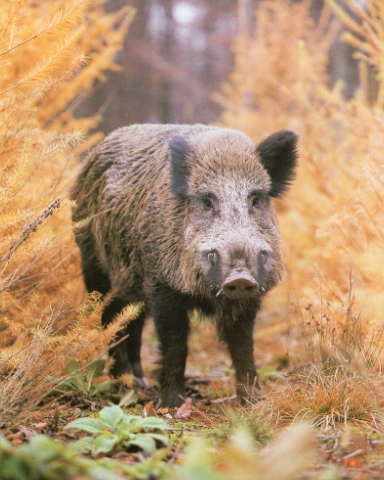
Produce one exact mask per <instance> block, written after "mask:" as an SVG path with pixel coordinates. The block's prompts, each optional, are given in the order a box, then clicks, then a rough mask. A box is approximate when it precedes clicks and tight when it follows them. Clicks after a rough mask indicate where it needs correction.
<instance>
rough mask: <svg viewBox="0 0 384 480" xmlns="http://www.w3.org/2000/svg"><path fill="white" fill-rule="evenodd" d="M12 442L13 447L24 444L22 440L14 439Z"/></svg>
mask: <svg viewBox="0 0 384 480" xmlns="http://www.w3.org/2000/svg"><path fill="white" fill-rule="evenodd" d="M11 442H12V445H15V446H17V445H21V444H22V443H23V441H22V440H20V438H13V439H12V440H11Z"/></svg>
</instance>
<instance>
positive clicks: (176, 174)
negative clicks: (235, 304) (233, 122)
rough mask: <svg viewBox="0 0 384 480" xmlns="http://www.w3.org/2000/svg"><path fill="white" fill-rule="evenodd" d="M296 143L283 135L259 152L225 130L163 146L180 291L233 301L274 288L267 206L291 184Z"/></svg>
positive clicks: (276, 237)
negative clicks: (175, 209)
mask: <svg viewBox="0 0 384 480" xmlns="http://www.w3.org/2000/svg"><path fill="white" fill-rule="evenodd" d="M296 143H297V136H296V135H295V134H294V133H292V132H290V131H286V130H284V131H280V132H277V133H275V134H273V135H271V136H269V137H268V138H266V139H265V140H264V141H262V142H261V143H260V145H258V146H255V145H254V144H253V142H252V141H251V139H250V138H249V137H247V136H246V135H244V134H242V133H240V132H237V131H235V130H231V129H214V128H213V129H210V130H208V131H207V133H206V134H205V135H203V136H200V137H199V138H198V139H196V138H188V139H186V138H184V137H182V136H179V135H176V136H174V137H172V138H171V139H170V141H169V148H170V154H171V174H172V178H171V190H172V194H173V195H174V196H176V197H177V198H178V201H180V202H183V203H184V204H185V221H184V228H183V235H184V239H183V242H184V245H183V255H182V258H181V260H180V262H181V268H182V271H183V278H184V283H185V290H186V291H190V292H195V293H199V294H204V295H210V296H212V297H215V296H217V297H220V296H221V295H225V296H226V297H228V298H230V299H234V300H238V299H245V298H251V297H261V296H263V295H264V294H265V293H266V292H267V291H268V290H270V289H271V288H272V287H273V286H274V285H276V284H277V283H278V282H279V281H280V280H281V278H282V276H283V271H284V269H283V266H282V262H281V256H280V233H279V229H278V225H277V220H276V215H275V210H274V206H273V202H272V199H273V198H274V197H281V196H282V195H283V194H284V192H285V191H286V190H287V188H288V187H289V185H290V183H291V181H292V180H293V178H294V171H295V166H296V160H297V152H296Z"/></svg>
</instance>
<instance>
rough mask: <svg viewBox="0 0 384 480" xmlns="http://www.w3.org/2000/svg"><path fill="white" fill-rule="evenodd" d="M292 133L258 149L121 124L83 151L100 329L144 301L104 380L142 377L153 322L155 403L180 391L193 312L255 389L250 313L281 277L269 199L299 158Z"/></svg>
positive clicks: (86, 244) (192, 130)
mask: <svg viewBox="0 0 384 480" xmlns="http://www.w3.org/2000/svg"><path fill="white" fill-rule="evenodd" d="M296 144H297V136H296V135H295V134H294V133H293V132H290V131H287V130H283V131H280V132H277V133H274V134H273V135H271V136H269V137H268V138H266V139H265V140H263V141H262V142H261V143H260V144H259V145H258V146H255V145H254V143H253V142H252V140H251V139H250V138H249V137H248V136H246V135H245V134H243V133H241V132H239V131H237V130H233V129H228V128H218V127H211V126H205V125H151V124H147V125H132V126H129V127H124V128H120V129H118V130H116V131H114V132H113V133H111V134H110V135H109V136H107V137H106V138H105V139H104V140H103V141H102V142H101V143H99V144H98V145H97V146H96V147H95V148H94V149H93V150H92V151H91V152H90V154H89V155H88V157H87V158H86V160H85V163H84V165H83V167H82V171H81V172H80V174H79V176H78V179H77V182H76V184H75V186H74V188H73V191H72V199H73V200H75V207H74V211H73V220H74V221H75V222H80V221H81V220H85V219H88V220H89V221H86V222H82V224H80V226H79V227H78V228H77V229H76V233H75V235H76V242H77V244H78V246H79V247H80V250H81V256H82V269H83V275H84V280H85V284H86V287H87V289H88V291H89V292H91V291H94V290H97V291H98V292H101V293H102V294H103V295H105V294H107V293H110V295H111V300H110V301H109V303H108V305H107V306H106V307H105V309H104V312H103V316H102V323H103V325H104V326H105V325H107V324H108V323H109V322H111V321H112V319H113V318H114V316H115V315H116V314H118V313H119V312H120V311H121V310H122V309H123V308H124V307H125V306H126V305H128V304H129V303H132V302H139V301H141V302H144V304H145V307H144V308H143V311H142V313H141V314H140V316H139V317H138V318H137V319H135V320H134V321H132V322H131V323H130V324H128V325H127V327H126V329H125V330H124V331H123V332H122V333H121V336H124V335H127V334H128V335H129V336H128V338H127V339H126V340H124V341H123V342H122V343H120V344H119V345H118V346H116V347H114V348H112V349H111V351H110V354H111V355H113V356H114V366H113V369H112V373H113V374H114V375H115V376H119V375H121V374H123V373H125V372H131V373H133V374H134V375H135V376H136V377H137V378H138V379H143V370H142V367H141V362H140V348H141V335H142V329H143V325H144V320H145V318H146V317H147V316H148V315H151V316H152V317H153V319H154V323H155V327H156V332H157V336H158V340H159V344H160V351H161V368H160V374H159V384H160V404H161V405H163V406H177V405H180V404H181V403H182V401H183V400H182V398H183V396H184V371H185V364H186V359H187V337H188V332H189V315H188V314H189V312H190V311H191V310H194V309H197V310H199V311H200V312H202V314H203V315H204V316H207V317H210V318H212V319H214V320H215V322H216V324H217V328H218V331H219V335H220V338H221V339H222V340H223V341H225V342H226V343H227V345H228V348H229V353H230V355H231V358H232V361H233V365H234V368H235V373H236V392H237V394H238V396H239V397H240V398H245V397H246V396H247V395H253V394H254V393H255V392H257V390H258V388H259V387H258V384H257V376H256V370H255V365H254V358H253V329H254V324H255V317H256V313H257V311H258V310H259V308H260V304H261V301H262V299H263V297H264V296H265V295H266V294H267V292H268V291H269V290H270V289H271V288H272V287H273V286H275V285H276V284H277V283H278V282H279V281H280V280H281V279H282V276H283V270H284V269H283V265H282V260H281V255H280V233H279V229H278V224H277V220H276V215H275V210H274V206H273V202H272V199H273V198H274V197H282V195H283V194H284V193H285V191H286V190H287V188H288V187H289V185H290V183H291V181H292V180H293V178H294V172H295V167H296V162H297V151H296Z"/></svg>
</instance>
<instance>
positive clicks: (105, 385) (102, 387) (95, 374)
mask: <svg viewBox="0 0 384 480" xmlns="http://www.w3.org/2000/svg"><path fill="white" fill-rule="evenodd" d="M104 367H105V360H102V359H98V360H95V361H94V362H92V363H90V364H89V365H88V366H87V367H85V368H82V367H81V365H80V363H79V362H78V361H77V360H75V359H74V358H72V359H71V360H69V362H68V363H67V365H66V367H65V373H66V374H68V375H70V378H69V379H68V380H65V381H64V382H63V383H62V384H61V385H60V387H61V388H64V389H68V390H75V391H76V390H78V391H79V392H80V393H81V394H82V395H84V396H85V397H88V398H90V397H94V396H97V395H99V394H101V393H103V392H106V391H108V390H109V389H110V388H111V385H112V382H111V380H110V379H109V378H108V379H106V380H104V381H102V382H100V383H93V381H94V379H95V378H99V377H101V376H102V373H103V370H104Z"/></svg>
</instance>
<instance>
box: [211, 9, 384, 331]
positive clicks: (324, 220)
mask: <svg viewBox="0 0 384 480" xmlns="http://www.w3.org/2000/svg"><path fill="white" fill-rule="evenodd" d="M330 3H332V4H334V2H330ZM346 3H348V5H350V4H351V5H352V4H353V5H354V11H355V13H356V14H358V15H360V16H361V19H362V20H363V21H364V20H366V19H370V25H372V24H373V25H374V27H375V28H374V30H372V31H371V30H369V29H368V27H367V26H366V23H365V22H363V23H362V25H361V26H359V25H360V24H357V23H356V22H355V21H354V24H353V28H354V31H353V33H354V34H361V36H363V37H364V42H365V43H364V46H365V50H364V52H365V54H364V55H365V56H364V57H363V58H364V59H366V56H368V57H369V58H370V59H371V60H372V62H371V63H372V64H373V65H375V67H376V68H377V71H378V75H377V80H378V82H379V86H378V89H379V92H380V94H379V98H381V92H382V91H383V86H384V83H383V82H382V81H381V79H382V75H383V72H384V58H383V57H382V51H383V48H384V27H383V25H384V7H382V6H381V7H380V9H379V8H376V7H374V6H376V4H377V5H382V4H381V3H380V2H376V1H374V0H371V1H368V2H367V5H368V8H367V11H363V10H362V9H361V8H360V7H358V6H357V4H356V3H355V2H352V1H351V2H346ZM309 6H310V2H309V1H308V0H303V1H301V2H289V1H284V0H272V1H265V2H262V3H261V4H260V7H259V9H258V10H257V25H258V27H257V29H256V33H255V35H254V36H252V35H249V34H248V33H247V32H245V31H244V32H243V33H242V34H241V35H240V36H239V38H238V40H237V43H236V59H237V60H236V67H235V71H234V73H233V75H232V77H231V78H230V81H229V82H228V84H227V85H225V86H224V94H225V95H221V96H219V101H220V102H221V103H222V104H223V105H224V106H225V113H224V114H223V117H222V123H223V124H225V125H227V126H231V127H235V128H239V129H241V130H243V131H245V132H246V133H248V134H249V135H250V136H251V137H253V138H254V140H255V142H259V141H260V140H261V139H263V138H264V137H265V136H267V135H268V134H270V133H273V132H274V131H276V130H279V129H283V128H288V129H292V130H294V131H295V132H297V133H298V134H299V136H300V140H299V151H300V165H299V169H298V175H297V178H296V180H295V183H294V186H293V189H292V191H291V193H290V194H289V195H288V197H287V198H286V199H284V200H283V201H282V202H276V205H277V209H278V211H279V217H280V225H281V230H282V237H283V245H284V253H285V261H286V265H287V280H288V281H287V282H285V285H284V286H283V288H281V289H280V290H279V291H280V295H281V296H282V297H285V298H286V296H287V295H288V296H289V299H290V300H291V299H294V300H295V301H296V300H297V301H298V304H299V306H300V307H304V306H306V305H307V304H311V305H313V306H314V307H313V308H315V306H316V308H317V310H316V314H315V315H318V318H320V317H321V316H322V315H324V314H325V313H326V310H327V309H328V311H330V312H332V314H333V319H335V318H337V319H338V320H340V322H342V323H343V322H344V321H345V318H346V313H347V309H348V308H349V301H348V298H349V295H350V289H351V282H350V276H351V278H352V286H353V287H354V288H353V293H354V295H355V296H356V298H355V299H354V302H355V306H354V308H355V311H356V312H360V311H362V312H363V315H364V318H365V319H367V321H370V322H371V323H374V324H379V323H381V317H382V310H383V306H384V305H383V300H384V298H383V294H382V292H383V287H384V283H383V275H382V268H381V265H382V263H383V261H384V248H383V245H384V244H383V241H382V240H383V228H384V227H383V225H384V218H383V215H384V209H383V208H382V199H383V193H382V192H383V182H384V167H383V162H382V152H383V151H384V135H383V125H384V111H383V109H382V106H381V104H379V103H378V104H376V105H374V106H371V105H370V104H369V103H368V102H366V101H365V95H364V92H363V91H358V92H357V93H356V96H355V98H353V99H351V100H345V99H344V98H343V96H342V95H341V87H342V85H340V84H336V85H335V86H334V87H333V88H330V87H329V85H328V79H327V64H328V53H329V49H330V46H331V43H332V40H333V39H334V36H335V33H336V32H337V25H336V24H335V23H334V22H329V21H328V20H329V13H330V12H329V9H328V8H325V9H324V11H323V15H322V18H321V19H320V22H319V24H318V25H317V26H315V25H314V23H313V21H312V20H311V19H310V16H309ZM373 12H375V15H376V16H375V17H373V16H371V14H373ZM346 15H347V14H346V13H343V17H342V19H344V20H346V19H347V18H349V17H347V16H346ZM367 21H368V20H367ZM351 22H352V20H351ZM346 24H347V26H348V27H351V25H350V23H349V22H346ZM368 31H369V32H370V34H368V33H366V34H364V32H368ZM356 42H357V40H356ZM358 45H360V43H358ZM368 46H369V48H368ZM360 53H361V52H360ZM273 300H274V301H276V296H275V294H274V296H273ZM281 305H284V307H285V300H284V299H283V298H282V300H281ZM312 311H313V309H312Z"/></svg>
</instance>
